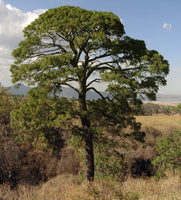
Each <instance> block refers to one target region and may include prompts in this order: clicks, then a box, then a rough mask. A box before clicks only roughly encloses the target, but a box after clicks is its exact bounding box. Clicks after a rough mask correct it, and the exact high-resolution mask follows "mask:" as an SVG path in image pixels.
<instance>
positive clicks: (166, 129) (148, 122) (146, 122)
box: [136, 114, 181, 134]
mask: <svg viewBox="0 0 181 200" xmlns="http://www.w3.org/2000/svg"><path fill="white" fill-rule="evenodd" d="M136 120H137V121H138V122H141V124H142V129H143V130H145V129H146V128H152V129H156V130H158V131H160V132H161V133H162V134H171V133H173V131H174V130H178V129H181V115H178V114H177V115H153V116H137V117H136Z"/></svg>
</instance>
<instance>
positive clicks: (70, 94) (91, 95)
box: [9, 85, 181, 101]
mask: <svg viewBox="0 0 181 200" xmlns="http://www.w3.org/2000/svg"><path fill="white" fill-rule="evenodd" d="M30 89H31V88H30V87H28V86H25V85H20V87H19V88H17V89H15V88H14V86H11V87H10V89H9V91H10V92H11V93H12V94H15V95H26V94H27V92H28V91H29V90H30ZM101 94H102V95H104V96H105V95H106V93H105V92H101ZM60 96H64V97H66V98H68V99H70V98H78V94H77V92H75V91H74V90H73V89H71V88H66V87H63V88H62V92H61V94H60ZM98 98H100V97H99V95H98V94H97V93H96V92H94V91H88V93H87V99H88V100H93V99H98ZM157 101H181V95H167V94H158V95H157Z"/></svg>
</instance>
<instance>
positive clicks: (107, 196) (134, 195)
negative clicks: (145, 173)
mask: <svg viewBox="0 0 181 200" xmlns="http://www.w3.org/2000/svg"><path fill="white" fill-rule="evenodd" d="M3 187H4V188H3ZM18 190H19V195H18V192H17V191H10V190H7V187H6V189H5V186H1V187H0V198H1V199H8V200H10V199H14V200H16V199H17V200H18V199H19V200H180V199H181V177H180V176H179V175H178V174H177V175H175V176H173V175H170V174H168V176H167V177H166V178H163V179H160V180H159V181H157V180H156V179H154V178H149V179H141V178H139V179H133V178H128V179H127V180H126V181H125V182H121V183H120V182H115V181H112V180H95V182H94V183H91V184H90V183H87V182H82V183H80V182H79V180H78V177H77V176H69V175H63V176H57V177H55V178H53V179H51V180H49V181H48V182H47V183H45V184H43V185H41V186H38V187H25V186H20V187H19V189H18ZM3 197H6V198H3Z"/></svg>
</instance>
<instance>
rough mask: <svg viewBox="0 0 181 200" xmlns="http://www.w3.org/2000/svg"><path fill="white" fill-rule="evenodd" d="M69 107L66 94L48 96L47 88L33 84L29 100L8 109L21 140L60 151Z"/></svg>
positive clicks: (12, 124)
mask: <svg viewBox="0 0 181 200" xmlns="http://www.w3.org/2000/svg"><path fill="white" fill-rule="evenodd" d="M55 98H56V101H55ZM70 108H71V102H69V101H68V100H67V99H66V98H63V97H62V98H57V97H50V96H48V95H47V93H46V91H44V90H40V89H35V88H34V89H31V90H30V92H29V98H28V102H27V103H25V104H23V105H22V106H21V107H20V108H18V109H15V110H14V111H13V112H12V113H11V126H12V128H13V129H14V130H15V131H16V134H17V139H18V141H19V142H21V143H22V144H23V143H24V144H26V143H27V142H28V143H31V144H32V145H33V146H36V147H38V146H39V147H40V148H43V149H51V150H54V151H55V150H56V151H59V150H60V148H61V147H62V145H63V143H62V132H63V128H64V129H65V128H66V126H67V125H66V123H68V120H70V113H69V112H70ZM60 125H61V127H62V128H60Z"/></svg>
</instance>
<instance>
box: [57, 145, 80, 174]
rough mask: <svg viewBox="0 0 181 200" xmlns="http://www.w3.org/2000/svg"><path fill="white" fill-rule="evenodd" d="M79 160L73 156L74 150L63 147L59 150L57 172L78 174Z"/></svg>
mask: <svg viewBox="0 0 181 200" xmlns="http://www.w3.org/2000/svg"><path fill="white" fill-rule="evenodd" d="M80 169H81V166H80V160H79V159H78V158H77V157H76V156H75V153H74V150H73V149H72V148H70V147H65V148H63V149H62V150H61V159H60V160H59V162H58V164H57V173H58V174H74V175H75V174H78V172H79V171H80Z"/></svg>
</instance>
